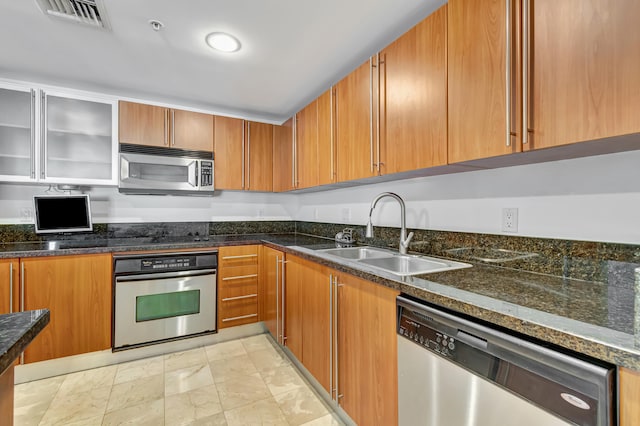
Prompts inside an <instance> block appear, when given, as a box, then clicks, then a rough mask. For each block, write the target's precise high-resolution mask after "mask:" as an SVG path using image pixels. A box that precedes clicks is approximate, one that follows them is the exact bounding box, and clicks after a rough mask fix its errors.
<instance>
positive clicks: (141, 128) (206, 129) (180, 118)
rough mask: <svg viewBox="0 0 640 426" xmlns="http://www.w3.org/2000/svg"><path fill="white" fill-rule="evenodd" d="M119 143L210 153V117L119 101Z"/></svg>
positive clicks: (211, 136)
mask: <svg viewBox="0 0 640 426" xmlns="http://www.w3.org/2000/svg"><path fill="white" fill-rule="evenodd" d="M119 117H120V120H119V121H120V123H119V139H120V143H128V144H135V145H150V146H158V147H167V148H179V149H188V150H194V151H208V152H211V151H212V150H213V116H212V115H210V114H202V113H198V112H192V111H183V110H179V109H173V108H165V107H160V106H155V105H146V104H140V103H135V102H126V101H120V103H119Z"/></svg>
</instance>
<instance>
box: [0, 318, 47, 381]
mask: <svg viewBox="0 0 640 426" xmlns="http://www.w3.org/2000/svg"><path fill="white" fill-rule="evenodd" d="M49 318H50V313H49V310H48V309H37V310H34V311H25V312H16V313H12V314H4V315H0V374H2V373H4V372H5V370H6V369H7V368H9V367H10V366H11V364H13V362H14V361H15V360H16V359H17V358H18V357H19V356H20V354H21V353H22V352H23V351H24V349H25V348H26V347H27V346H28V345H29V343H31V341H32V340H33V339H34V338H35V337H36V336H37V335H38V334H39V333H40V332H41V331H42V330H43V329H44V327H45V326H46V325H47V324H49Z"/></svg>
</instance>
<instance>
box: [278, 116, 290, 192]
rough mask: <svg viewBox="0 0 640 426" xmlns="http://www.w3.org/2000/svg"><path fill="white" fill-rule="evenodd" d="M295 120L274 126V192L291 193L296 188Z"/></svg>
mask: <svg viewBox="0 0 640 426" xmlns="http://www.w3.org/2000/svg"><path fill="white" fill-rule="evenodd" d="M293 120H294V119H293V117H292V118H290V119H288V120H287V121H286V122H284V123H283V124H282V125H281V126H273V192H284V191H291V190H292V189H294V187H295V175H294V169H293V158H294V154H293V150H294V146H293V131H294V129H293V127H294V124H293Z"/></svg>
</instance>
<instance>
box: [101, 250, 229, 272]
mask: <svg viewBox="0 0 640 426" xmlns="http://www.w3.org/2000/svg"><path fill="white" fill-rule="evenodd" d="M113 258H114V261H115V264H114V271H113V272H114V275H115V276H122V275H136V274H153V273H157V272H177V271H197V270H204V269H216V268H217V267H218V253H217V251H203V252H194V253H168V254H138V255H117V256H114V257H113Z"/></svg>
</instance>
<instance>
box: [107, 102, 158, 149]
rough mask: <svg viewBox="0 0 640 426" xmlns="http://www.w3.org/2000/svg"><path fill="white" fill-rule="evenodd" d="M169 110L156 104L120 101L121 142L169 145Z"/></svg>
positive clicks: (119, 125) (119, 127)
mask: <svg viewBox="0 0 640 426" xmlns="http://www.w3.org/2000/svg"><path fill="white" fill-rule="evenodd" d="M168 120H169V110H168V109H167V108H164V107H159V106H155V105H145V104H138V103H134V102H126V101H120V102H119V122H118V129H119V130H118V133H119V140H120V143H130V144H136V145H151V146H169V128H168V127H169V126H168V125H167V124H168Z"/></svg>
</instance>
